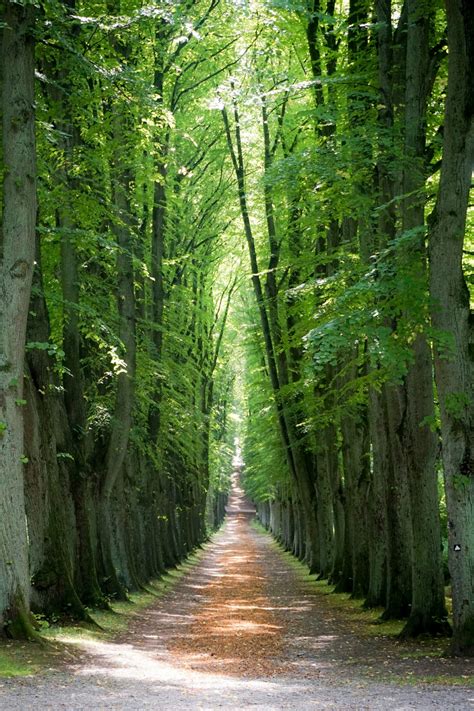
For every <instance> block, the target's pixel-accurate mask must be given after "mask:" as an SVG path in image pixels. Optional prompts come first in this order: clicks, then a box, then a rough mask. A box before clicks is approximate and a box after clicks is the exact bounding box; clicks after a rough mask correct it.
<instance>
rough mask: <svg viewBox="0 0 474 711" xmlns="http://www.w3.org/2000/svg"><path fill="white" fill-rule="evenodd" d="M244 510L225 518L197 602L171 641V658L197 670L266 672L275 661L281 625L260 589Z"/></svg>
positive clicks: (262, 580)
mask: <svg viewBox="0 0 474 711" xmlns="http://www.w3.org/2000/svg"><path fill="white" fill-rule="evenodd" d="M245 518H246V514H245V513H235V514H234V515H233V516H232V518H231V520H229V521H228V523H227V528H228V532H229V534H230V535H227V536H226V538H225V540H223V541H222V544H221V548H220V550H219V553H218V555H217V556H216V558H215V560H214V561H213V565H212V566H210V567H209V568H208V570H207V571H206V572H207V577H208V578H209V582H208V583H207V585H205V586H204V587H203V588H202V590H201V596H200V597H201V599H202V603H201V605H200V606H199V607H198V608H197V609H196V612H195V614H194V615H193V617H192V618H191V619H190V622H189V624H188V625H187V626H186V627H185V628H184V629H182V630H181V633H180V637H179V638H176V639H175V640H174V641H173V643H172V645H171V651H172V652H173V654H174V656H175V658H176V661H179V663H180V664H183V663H184V664H187V665H189V666H191V667H192V668H193V669H199V670H200V671H212V672H214V673H215V672H221V673H225V674H232V675H237V676H272V675H274V674H276V673H277V672H278V671H279V667H280V666H281V665H280V664H279V663H278V657H279V656H280V655H281V652H282V629H281V625H279V624H278V623H277V621H276V618H275V615H274V613H273V611H272V609H271V603H270V600H269V599H268V597H267V595H266V594H265V584H266V581H265V576H264V574H263V571H262V568H261V564H260V562H259V551H258V550H257V548H256V546H255V542H254V539H253V537H252V536H251V535H249V530H248V527H247V526H243V525H242V524H243V522H244V520H245Z"/></svg>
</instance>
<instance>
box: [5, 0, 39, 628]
mask: <svg viewBox="0 0 474 711" xmlns="http://www.w3.org/2000/svg"><path fill="white" fill-rule="evenodd" d="M2 19H3V21H4V22H5V28H4V29H3V41H2V59H1V61H2V72H1V74H2V80H3V96H2V113H3V161H4V166H3V174H4V183H3V225H2V234H1V243H0V258H1V273H0V279H1V282H0V285H1V289H2V293H1V306H0V308H1V313H0V319H1V323H0V326H1V332H0V333H1V335H0V427H1V432H0V626H1V627H4V626H6V629H7V632H8V634H10V635H11V636H15V637H25V636H31V635H32V634H33V630H32V627H31V624H30V622H29V570H28V541H27V530H26V525H25V500H24V490H23V466H24V462H23V456H24V449H23V447H24V441H23V411H22V405H23V366H24V354H25V336H26V323H27V317H28V308H29V303H30V290H31V283H32V277H33V264H34V257H35V226H36V184H35V181H36V166H35V124H34V122H35V116H34V101H35V97H34V40H33V35H34V8H33V6H32V5H27V6H23V5H22V4H19V3H16V2H10V1H9V0H7V1H6V2H5V3H4V16H3V18H2Z"/></svg>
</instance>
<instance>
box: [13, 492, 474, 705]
mask: <svg viewBox="0 0 474 711" xmlns="http://www.w3.org/2000/svg"><path fill="white" fill-rule="evenodd" d="M240 493H241V492H239V491H238V490H237V491H236V493H235V495H234V499H233V502H232V506H231V511H230V514H229V516H228V519H227V523H226V525H225V526H224V528H223V529H222V530H221V531H220V532H219V534H218V535H217V536H216V538H215V541H214V543H213V545H212V546H210V547H209V549H208V550H207V552H206V554H205V555H204V556H203V558H202V560H201V562H200V563H199V564H198V565H197V566H196V567H195V568H193V569H192V570H191V571H190V572H189V573H188V574H187V575H186V576H185V577H184V578H182V579H181V580H180V582H179V583H178V584H177V586H176V587H175V588H173V590H171V591H170V592H169V593H167V594H166V595H165V596H164V597H163V598H161V599H160V600H159V601H157V603H156V604H155V605H154V606H153V607H151V608H148V610H145V611H144V612H143V613H141V614H140V616H139V617H138V618H136V619H135V620H134V623H133V629H130V630H129V631H128V632H127V633H126V634H124V635H123V636H122V637H121V638H118V639H117V640H116V641H115V642H114V643H110V642H92V641H84V642H81V644H82V646H83V655H82V657H81V661H80V663H78V664H76V665H75V666H74V667H71V668H70V669H69V670H67V671H60V672H50V673H46V674H43V675H40V676H35V677H29V678H23V679H15V680H13V679H12V680H0V709H2V710H3V709H8V711H10V710H11V711H17V710H18V709H21V710H23V709H67V710H68V711H79V710H86V709H94V711H99V710H100V711H101V710H102V709H103V710H106V709H127V710H128V709H166V710H168V709H170V710H174V709H220V708H231V709H247V708H251V709H256V710H257V709H261V710H262V711H272V710H273V709H275V710H276V709H301V711H304V710H306V709H324V708H327V709H361V710H362V709H391V710H395V709H397V710H398V709H400V710H401V709H443V711H444V710H448V709H456V710H457V711H461V710H462V709H474V687H469V686H466V687H461V686H455V687H453V686H451V687H447V686H443V685H442V684H440V685H433V684H431V683H430V684H426V683H422V682H420V681H418V682H417V681H416V678H417V677H420V676H426V675H429V676H437V677H438V676H439V677H440V678H442V677H443V676H453V675H456V676H458V675H461V674H463V675H465V676H468V675H469V673H472V671H473V669H472V666H470V665H469V663H468V662H465V661H456V660H449V659H448V660H440V659H426V660H423V662H422V664H421V665H420V664H419V662H418V661H417V660H416V659H407V658H404V656H403V655H402V654H401V653H400V647H399V646H397V645H396V644H395V643H394V642H393V641H391V640H387V639H384V638H370V639H369V638H363V637H362V638H361V637H360V635H357V634H354V630H353V627H354V623H353V621H349V620H348V618H347V617H344V615H342V614H339V613H338V611H337V608H335V607H334V604H333V603H332V600H330V599H329V596H327V595H323V594H321V592H317V591H315V589H314V585H313V586H312V585H311V584H310V583H309V582H308V581H306V580H305V579H304V578H303V577H302V576H301V575H300V574H298V572H297V570H295V568H294V566H292V565H291V564H290V563H288V561H287V560H286V559H285V557H284V556H282V554H281V552H280V551H279V550H278V549H277V547H276V546H275V544H274V543H273V541H272V540H271V539H270V537H269V536H267V535H265V534H262V533H260V532H258V531H257V530H255V529H254V527H253V526H252V525H251V515H249V514H248V513H243V512H241V509H242V508H244V509H245V508H246V507H245V502H242V500H241V496H240ZM239 509H240V511H239ZM471 679H472V677H471ZM466 681H467V679H466Z"/></svg>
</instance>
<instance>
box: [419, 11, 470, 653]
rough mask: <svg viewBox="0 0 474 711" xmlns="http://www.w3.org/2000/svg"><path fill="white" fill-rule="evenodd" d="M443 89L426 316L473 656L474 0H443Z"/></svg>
mask: <svg viewBox="0 0 474 711" xmlns="http://www.w3.org/2000/svg"><path fill="white" fill-rule="evenodd" d="M446 11H447V20H448V48H449V55H448V88H447V97H446V107H445V122H444V144H443V162H442V167H441V182H440V187H439V192H438V197H437V201H436V206H435V210H434V213H433V215H432V218H431V229H430V236H429V237H430V242H429V245H430V249H429V265H430V295H431V318H432V323H433V326H434V328H435V329H436V334H437V338H438V340H437V342H436V344H435V376H436V385H437V389H438V397H439V402H440V410H441V433H442V442H443V464H444V476H445V486H446V500H447V509H448V545H449V569H450V573H451V581H452V595H453V647H454V651H455V652H456V653H463V654H474V414H473V413H474V406H473V403H474V357H473V352H474V351H473V314H472V312H471V310H470V305H469V291H468V288H467V285H466V280H465V277H464V274H463V267H462V256H463V255H462V251H463V243H464V234H465V229H466V211H467V206H468V199H469V189H470V186H471V171H472V166H473V159H474V98H473V97H474V5H473V4H472V3H471V2H469V0H446Z"/></svg>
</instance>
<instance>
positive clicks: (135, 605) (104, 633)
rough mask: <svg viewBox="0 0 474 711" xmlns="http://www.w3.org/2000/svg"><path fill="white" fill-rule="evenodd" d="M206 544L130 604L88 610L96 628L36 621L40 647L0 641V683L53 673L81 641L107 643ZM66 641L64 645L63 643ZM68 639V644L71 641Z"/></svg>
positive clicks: (196, 559) (73, 655) (171, 583)
mask: <svg viewBox="0 0 474 711" xmlns="http://www.w3.org/2000/svg"><path fill="white" fill-rule="evenodd" d="M208 545H209V542H208V543H205V544H203V546H202V548H197V549H196V550H195V551H193V552H192V553H191V554H190V555H189V556H188V558H186V560H184V561H183V562H182V563H181V564H180V565H179V566H178V567H177V568H174V569H172V570H169V571H168V572H167V573H166V574H165V575H163V577H162V578H160V579H159V580H155V581H152V582H150V583H148V584H147V586H146V587H147V590H148V591H149V592H138V593H133V592H132V593H130V595H129V597H130V602H113V600H111V601H110V606H111V608H112V612H110V611H105V610H89V613H90V615H91V617H92V618H93V619H94V621H95V622H97V624H98V625H100V627H95V626H92V625H89V624H86V623H77V622H73V621H71V622H70V623H68V624H50V625H49V626H48V623H46V622H45V621H42V620H40V624H41V626H42V630H41V637H42V639H43V641H44V642H45V643H44V644H37V643H35V642H18V641H13V640H0V681H1V679H2V678H4V679H5V678H12V677H22V676H30V675H33V674H38V673H41V672H46V671H54V670H56V669H58V668H60V667H61V666H63V664H64V662H67V661H70V662H73V661H74V660H75V659H77V658H78V657H79V655H80V650H79V647H75V646H74V639H77V641H78V643H79V642H81V641H84V640H103V641H106V640H111V639H113V638H114V637H116V636H117V635H119V634H120V633H122V632H124V631H125V630H126V629H127V628H128V626H129V625H130V624H131V623H132V622H133V619H134V618H135V617H137V615H139V614H140V612H141V611H142V610H144V609H146V608H147V607H151V606H152V605H153V604H154V603H156V601H157V599H158V598H160V597H162V596H163V595H165V594H166V593H167V592H168V591H169V590H171V589H172V588H173V587H174V586H175V585H176V584H177V583H178V581H179V580H180V579H181V578H182V577H183V576H185V575H186V574H187V573H188V572H189V571H190V570H191V569H192V568H193V567H194V566H195V565H197V564H198V563H199V561H200V560H201V558H202V557H203V555H204V554H205V552H206V549H207V546H208ZM66 640H67V643H66ZM71 640H72V641H71Z"/></svg>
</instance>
